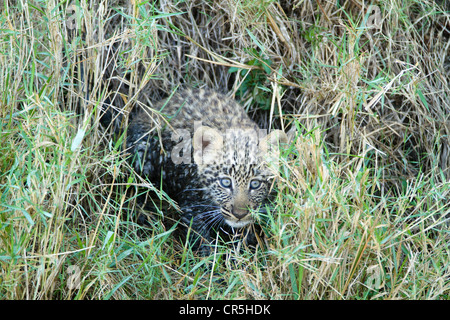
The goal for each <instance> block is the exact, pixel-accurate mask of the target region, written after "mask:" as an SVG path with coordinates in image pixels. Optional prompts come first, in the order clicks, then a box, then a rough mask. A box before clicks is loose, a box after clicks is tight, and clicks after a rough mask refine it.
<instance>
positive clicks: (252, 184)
mask: <svg viewBox="0 0 450 320" xmlns="http://www.w3.org/2000/svg"><path fill="white" fill-rule="evenodd" d="M203 128H206V129H204V131H203V132H199V131H197V132H196V133H195V134H194V161H195V162H196V164H197V165H198V172H199V175H200V177H201V179H202V181H203V185H204V188H205V190H206V191H207V194H208V196H209V198H210V199H209V201H210V202H211V205H213V206H214V207H215V208H216V211H215V213H216V214H217V215H220V219H223V221H225V223H227V224H228V225H230V226H231V227H234V228H241V227H244V226H246V225H248V224H250V223H252V222H253V218H252V215H251V211H252V210H258V209H260V208H261V207H262V206H263V203H264V200H265V199H266V198H267V195H268V192H269V183H270V178H271V176H272V172H271V171H270V170H269V166H270V163H269V162H270V157H268V155H269V154H271V152H268V148H267V137H266V138H265V139H263V140H262V139H260V138H259V136H258V134H257V132H256V131H255V130H230V131H227V132H226V133H224V134H221V133H217V132H215V130H213V129H211V128H207V127H203ZM200 134H201V136H200V137H199V135H200ZM268 137H269V136H268ZM269 138H270V137H269ZM199 139H201V140H199ZM277 139H278V137H277ZM277 147H278V146H277ZM272 156H273V154H272ZM276 156H277V155H276Z"/></svg>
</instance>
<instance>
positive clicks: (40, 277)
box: [0, 0, 450, 299]
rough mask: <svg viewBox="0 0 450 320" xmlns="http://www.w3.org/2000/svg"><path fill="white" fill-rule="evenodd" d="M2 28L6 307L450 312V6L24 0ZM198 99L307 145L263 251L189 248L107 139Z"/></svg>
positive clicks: (284, 175) (268, 227) (8, 6)
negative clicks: (301, 303) (323, 307)
mask: <svg viewBox="0 0 450 320" xmlns="http://www.w3.org/2000/svg"><path fill="white" fill-rule="evenodd" d="M446 10H447V11H446ZM0 24H1V27H0V32H1V39H2V40H1V41H0V79H2V80H1V81H0V89H1V90H0V94H1V95H0V132H1V134H0V268H1V270H2V272H1V275H0V297H1V298H2V299H241V298H247V299H248V298H251V299H448V296H449V289H450V281H449V279H450V277H449V276H450V271H449V269H448V266H449V265H450V264H449V258H448V257H449V246H448V238H449V227H448V217H449V213H450V206H449V203H450V201H449V189H450V187H449V179H450V171H449V165H450V162H449V158H448V153H449V139H448V137H449V130H450V128H449V115H450V111H449V110H450V100H449V97H448V92H450V90H449V63H450V60H449V54H448V53H449V46H448V43H449V38H450V31H449V29H450V28H449V26H450V15H449V13H448V8H447V7H446V3H445V2H439V1H437V2H432V1H416V0H408V1H396V0H391V1H378V2H377V5H376V6H374V5H367V4H366V3H365V2H361V1H360V2H355V1H347V2H342V1H338V2H326V1H297V2H295V1H262V2H261V1H250V0H245V1H244V0H243V1H234V0H221V1H213V2H211V1H183V2H180V1H153V2H142V3H140V2H129V1H109V2H108V3H107V4H106V3H102V4H101V5H99V4H97V3H96V2H89V1H88V2H86V1H82V2H74V3H68V2H63V3H60V2H57V1H46V2H33V1H22V2H18V3H15V2H12V1H5V2H4V4H3V10H2V13H1V15H0ZM183 85H188V86H194V87H198V86H208V87H211V88H215V89H220V90H222V91H225V92H229V93H230V94H232V95H234V96H235V97H236V98H237V99H239V101H240V102H241V103H242V105H243V106H244V107H245V108H246V110H247V111H248V113H249V114H250V115H251V116H252V117H253V118H254V119H255V120H256V121H258V123H259V124H260V125H261V127H263V128H283V129H285V130H287V131H288V130H291V129H292V130H293V131H292V132H295V133H296V134H294V135H292V141H291V144H290V145H289V146H286V150H285V152H284V156H283V157H282V159H281V166H280V173H279V176H278V177H277V179H276V181H275V183H274V186H273V191H274V199H273V200H274V201H273V205H272V208H271V214H270V215H267V216H261V217H258V219H259V220H260V225H261V228H262V229H263V231H264V233H265V235H266V237H265V240H264V246H261V247H258V248H257V249H256V251H254V252H253V251H251V250H241V248H239V247H235V246H233V245H231V244H225V243H223V242H219V245H218V246H217V247H215V248H214V250H213V254H211V255H210V256H208V257H199V256H197V255H196V254H194V253H192V252H191V251H190V249H189V247H188V246H186V245H185V244H184V243H179V242H178V240H177V237H175V236H174V234H175V230H176V222H173V221H170V220H171V216H170V215H169V214H168V213H169V210H168V209H167V207H176V204H175V203H173V202H171V201H170V199H167V198H166V197H165V195H164V194H162V193H161V192H160V191H159V190H155V189H154V187H153V186H152V185H151V184H149V183H148V181H145V180H144V179H143V178H142V177H140V176H138V175H137V174H135V173H134V172H133V170H132V168H130V167H129V165H128V163H127V162H126V161H125V154H124V153H125V152H124V151H121V144H122V142H123V138H124V137H120V138H119V139H115V138H113V134H112V133H111V132H110V130H105V129H104V128H102V126H100V124H99V119H100V109H101V108H102V107H103V106H104V105H105V104H107V103H111V104H112V105H113V107H114V108H115V109H116V110H118V111H119V112H121V113H122V115H123V118H122V119H121V120H123V123H121V125H123V126H126V122H127V116H128V114H129V113H130V112H133V110H135V108H137V105H139V104H148V105H152V103H153V102H154V101H157V100H159V99H161V98H163V97H166V96H168V95H170V94H171V93H172V92H173V91H174V90H175V89H176V88H178V87H179V86H183ZM113 125H114V123H113ZM112 131H114V130H112ZM116 138H117V137H116ZM142 198H145V199H146V200H145V201H142V200H141V199H142ZM142 202H146V204H147V205H146V207H145V209H142V208H141V206H140V205H141V204H142ZM142 210H144V211H142ZM140 212H143V213H144V214H145V215H146V216H147V217H148V225H147V226H146V227H143V226H142V225H140V224H138V223H137V217H138V215H139V213H140Z"/></svg>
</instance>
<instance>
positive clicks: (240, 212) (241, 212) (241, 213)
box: [231, 207, 248, 220]
mask: <svg viewBox="0 0 450 320" xmlns="http://www.w3.org/2000/svg"><path fill="white" fill-rule="evenodd" d="M231 212H232V213H233V216H235V217H236V218H237V219H239V220H240V219H242V218H244V217H245V216H246V215H247V214H248V210H247V209H243V208H238V207H233V208H232V209H231Z"/></svg>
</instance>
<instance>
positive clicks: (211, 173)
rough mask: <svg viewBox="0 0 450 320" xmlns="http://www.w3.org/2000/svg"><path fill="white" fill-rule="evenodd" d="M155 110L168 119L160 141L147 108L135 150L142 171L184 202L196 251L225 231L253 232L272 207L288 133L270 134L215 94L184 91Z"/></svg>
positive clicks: (134, 125)
mask: <svg viewBox="0 0 450 320" xmlns="http://www.w3.org/2000/svg"><path fill="white" fill-rule="evenodd" d="M154 110H158V111H161V113H162V114H164V115H165V116H167V119H168V122H167V123H163V124H162V127H163V129H162V130H161V131H160V136H159V135H158V134H155V133H154V132H156V131H155V130H153V129H155V123H156V122H157V120H156V119H155V117H154V116H152V114H153V113H152V111H153V110H149V109H146V108H141V109H140V110H139V111H138V113H137V114H136V115H135V116H134V117H133V118H132V119H131V121H130V125H129V127H128V131H127V148H128V150H129V152H130V153H131V155H132V157H133V159H134V160H133V161H134V168H135V170H136V171H137V172H139V173H141V174H143V175H144V176H146V177H147V178H148V179H150V181H151V182H152V183H154V184H156V185H158V186H161V185H160V184H161V183H162V186H161V187H162V189H163V190H164V191H165V192H166V193H167V194H168V195H169V196H170V197H171V198H172V199H173V200H175V201H177V203H178V205H179V207H180V209H181V211H182V214H181V222H182V224H183V225H184V226H185V228H184V229H185V231H186V234H187V231H188V229H189V228H191V230H190V232H189V234H190V235H191V239H190V241H192V242H193V245H194V246H195V248H199V247H200V246H202V245H207V244H208V243H210V242H211V241H212V240H213V239H214V238H215V232H216V230H217V228H219V227H220V228H228V229H230V230H231V231H233V229H240V228H244V227H248V226H250V225H251V224H252V223H253V222H254V218H253V216H252V211H253V212H254V211H255V210H263V208H264V201H265V200H266V198H267V195H268V192H269V183H270V179H271V177H272V176H273V170H274V169H275V170H276V166H274V164H276V161H277V157H278V144H279V143H281V142H286V135H285V134H284V132H282V131H280V130H275V131H273V132H271V133H270V134H268V135H265V134H264V130H260V129H259V128H258V126H257V125H256V123H255V122H254V121H252V120H251V119H250V118H249V116H248V115H247V114H246V112H245V111H244V109H243V108H242V107H241V106H240V105H239V104H238V103H237V102H236V101H234V100H233V99H231V98H229V97H227V96H226V95H223V94H220V93H218V92H215V91H212V90H208V89H186V90H183V91H181V92H178V93H176V94H174V95H173V96H172V97H170V98H168V99H166V100H163V101H161V102H159V103H158V104H157V105H156V107H155V108H154ZM160 125H161V124H160ZM150 132H151V133H150Z"/></svg>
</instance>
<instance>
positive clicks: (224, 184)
mask: <svg viewBox="0 0 450 320" xmlns="http://www.w3.org/2000/svg"><path fill="white" fill-rule="evenodd" d="M219 183H220V185H221V186H222V187H224V188H231V179H230V178H221V179H220V180H219Z"/></svg>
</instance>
